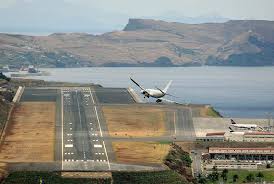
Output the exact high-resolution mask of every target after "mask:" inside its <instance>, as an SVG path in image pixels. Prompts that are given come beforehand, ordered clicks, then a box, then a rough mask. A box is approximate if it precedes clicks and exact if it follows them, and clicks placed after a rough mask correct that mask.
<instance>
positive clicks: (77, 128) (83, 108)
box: [62, 88, 111, 170]
mask: <svg viewBox="0 0 274 184" xmlns="http://www.w3.org/2000/svg"><path fill="white" fill-rule="evenodd" d="M93 95H94V94H93V92H91V90H90V88H72V89H70V88H68V89H63V90H62V97H63V99H62V104H63V115H62V116H63V141H62V142H63V144H62V145H63V152H62V153H63V162H62V169H63V170H110V169H111V168H110V163H109V160H108V153H107V150H106V144H105V141H104V140H103V132H102V129H101V122H100V119H99V116H98V110H97V107H96V106H95V101H94V97H93Z"/></svg>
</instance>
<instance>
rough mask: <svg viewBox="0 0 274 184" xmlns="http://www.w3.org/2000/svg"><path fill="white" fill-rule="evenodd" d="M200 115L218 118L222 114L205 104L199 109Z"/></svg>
mask: <svg viewBox="0 0 274 184" xmlns="http://www.w3.org/2000/svg"><path fill="white" fill-rule="evenodd" d="M201 115H202V117H214V118H220V117H222V115H221V114H220V113H219V112H218V111H216V110H215V109H214V108H213V107H210V106H207V107H205V108H203V109H202V110H201Z"/></svg>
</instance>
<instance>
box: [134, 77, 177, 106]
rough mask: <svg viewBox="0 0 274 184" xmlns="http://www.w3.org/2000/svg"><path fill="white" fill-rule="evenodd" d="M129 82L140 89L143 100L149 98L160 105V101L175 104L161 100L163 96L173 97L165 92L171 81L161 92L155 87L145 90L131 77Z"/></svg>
mask: <svg viewBox="0 0 274 184" xmlns="http://www.w3.org/2000/svg"><path fill="white" fill-rule="evenodd" d="M130 80H131V81H132V82H133V83H134V84H136V85H137V86H138V87H139V88H140V89H141V94H143V95H144V98H146V97H147V98H149V97H152V98H156V99H157V100H156V102H157V103H160V102H162V101H166V102H170V103H177V102H174V101H172V100H168V99H164V98H163V97H164V96H173V95H171V94H168V93H167V90H168V88H169V86H170V85H171V83H172V80H170V81H169V82H168V83H167V85H166V87H165V88H164V89H163V90H161V89H160V88H158V87H156V89H145V88H143V87H142V86H141V85H139V84H138V83H137V82H136V81H135V80H133V79H132V78H131V77H130ZM173 97H175V96H173Z"/></svg>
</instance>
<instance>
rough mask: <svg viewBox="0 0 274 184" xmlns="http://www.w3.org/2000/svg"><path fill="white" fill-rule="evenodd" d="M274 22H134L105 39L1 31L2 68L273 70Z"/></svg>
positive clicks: (72, 34) (86, 34) (89, 36)
mask: <svg viewBox="0 0 274 184" xmlns="http://www.w3.org/2000/svg"><path fill="white" fill-rule="evenodd" d="M273 32H274V21H266V20H230V21H227V22H225V23H202V24H185V23H177V22H166V21H161V20H153V19H129V21H128V24H127V25H126V26H125V28H124V29H123V30H121V31H113V32H108V33H104V34H101V35H93V34H88V33H54V34H51V35H48V36H26V35H18V34H15V35H13V34H4V33H0V65H1V64H2V65H6V64H9V65H16V66H19V65H27V64H34V65H37V66H39V67H79V66H80V67H82V66H88V67H92V66H201V65H214V66H266V65H267V66H270V65H271V66H272V65H274V34H273Z"/></svg>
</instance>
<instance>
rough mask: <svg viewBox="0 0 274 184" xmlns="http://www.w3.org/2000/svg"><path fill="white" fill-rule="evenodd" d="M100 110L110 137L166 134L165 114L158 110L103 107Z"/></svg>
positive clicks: (133, 107)
mask: <svg viewBox="0 0 274 184" xmlns="http://www.w3.org/2000/svg"><path fill="white" fill-rule="evenodd" d="M102 110H103V113H104V117H105V119H106V122H107V125H108V131H109V134H110V135H111V136H119V137H146V136H161V135H163V134H165V132H166V128H165V115H166V114H165V112H164V111H163V110H162V109H160V108H155V107H140V106H130V107H123V106H115V107H113V106H105V107H103V108H102Z"/></svg>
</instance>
